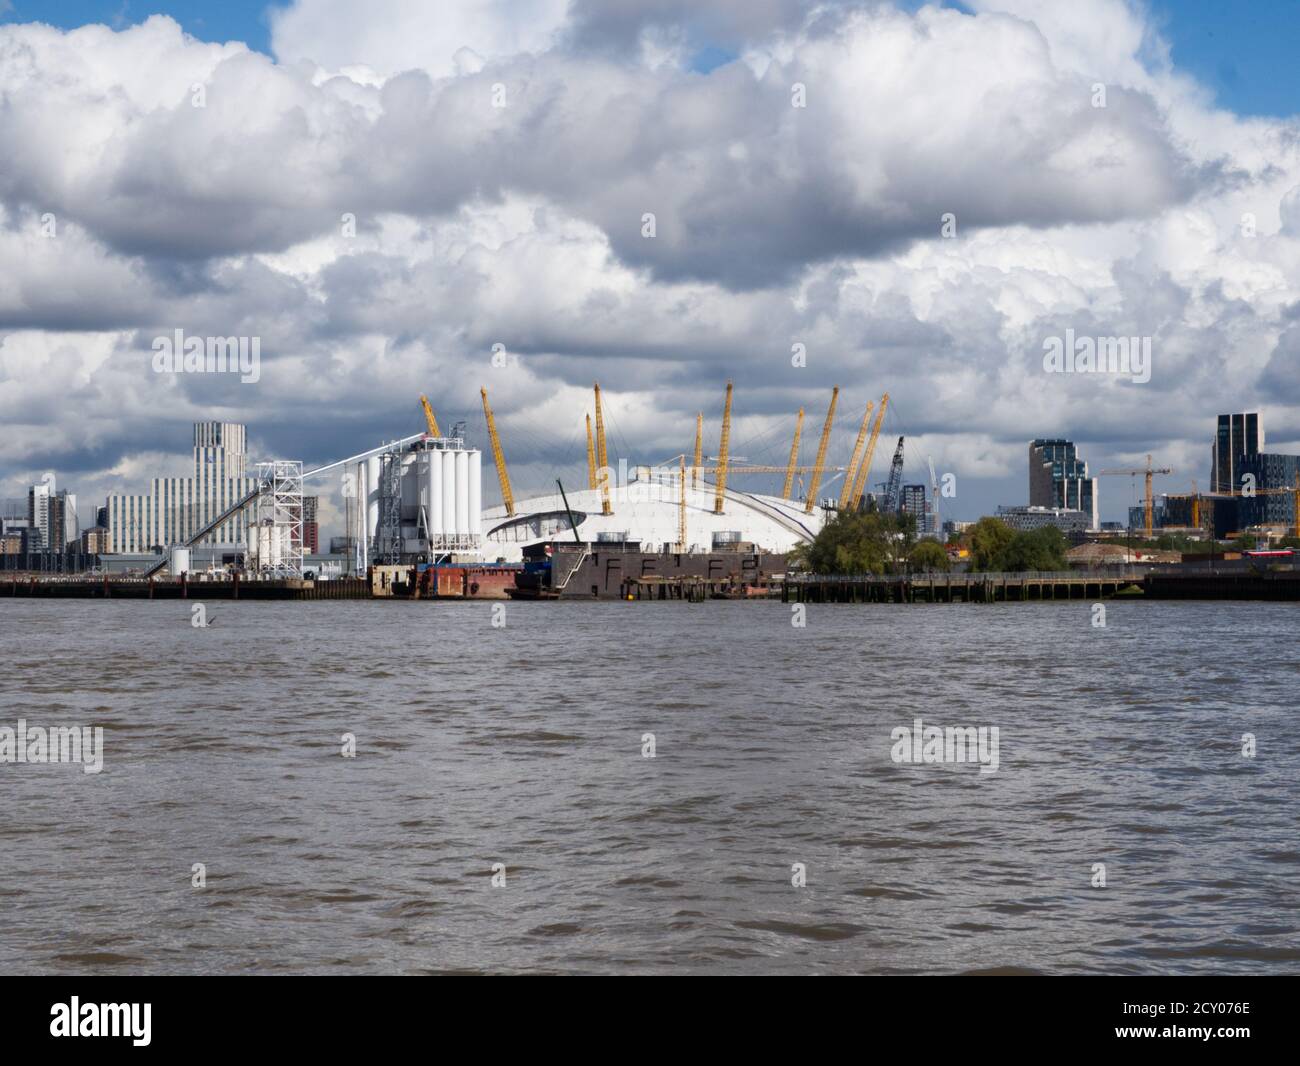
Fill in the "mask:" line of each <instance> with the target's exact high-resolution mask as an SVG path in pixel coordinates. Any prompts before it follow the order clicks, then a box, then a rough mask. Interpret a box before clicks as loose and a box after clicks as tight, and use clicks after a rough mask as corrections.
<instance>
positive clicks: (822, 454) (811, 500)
mask: <svg viewBox="0 0 1300 1066" xmlns="http://www.w3.org/2000/svg"><path fill="white" fill-rule="evenodd" d="M839 395H840V387H839V386H838V385H836V386H835V388H833V389H832V390H831V405H830V407H828V408H827V409H826V421H825V423H824V424H823V425H822V439H821V443H820V444H818V445H817V462H816V463H815V464H814V468H813V474H812V481H810V482H809V483H808V499H807V501H806V502H805V503H804V507H803V509H804V513H805V514H812V509H813V504H815V503H816V502H817V486H818V485H819V484H821V480H822V464H823V463H825V462H826V446H827V445H828V444H830V442H831V423H832V422H834V421H835V401H836V400H837V399H839Z"/></svg>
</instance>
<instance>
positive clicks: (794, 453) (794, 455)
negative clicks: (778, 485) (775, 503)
mask: <svg viewBox="0 0 1300 1066" xmlns="http://www.w3.org/2000/svg"><path fill="white" fill-rule="evenodd" d="M802 432H803V408H802V407H801V408H799V417H798V418H796V419H795V420H794V443H793V444H791V445H790V462H789V463H787V464H786V468H785V485H784V487H783V488H782V489H781V499H783V500H788V499H790V491H791V490H792V489H793V488H794V468H795V466H797V465H798V463H799V435H800V434H801V433H802Z"/></svg>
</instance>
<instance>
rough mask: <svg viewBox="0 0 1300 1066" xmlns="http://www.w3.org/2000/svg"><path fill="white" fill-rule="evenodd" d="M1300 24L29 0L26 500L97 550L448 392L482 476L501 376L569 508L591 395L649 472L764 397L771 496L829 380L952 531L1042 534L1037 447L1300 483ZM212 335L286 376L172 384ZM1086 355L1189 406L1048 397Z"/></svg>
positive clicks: (515, 438)
mask: <svg viewBox="0 0 1300 1066" xmlns="http://www.w3.org/2000/svg"><path fill="white" fill-rule="evenodd" d="M151 16H152V17H151ZM43 23H47V24H48V25H45V24H43ZM1297 34H1300V0H1294V2H1284V0H1268V2H1260V3H1252V4H1250V5H1245V6H1244V7H1243V6H1238V5H1223V4H1216V3H1211V2H1210V0H1179V2H1174V0H1157V2H1153V3H1150V4H1137V3H1130V2H1126V0H1080V2H1077V3H1069V4H1063V3H1059V2H1056V0H969V2H966V3H955V2H954V3H947V4H943V5H932V6H924V5H921V4H918V3H910V2H909V3H900V4H898V5H890V4H884V3H877V2H871V0H861V2H855V0H830V2H828V3H825V4H823V5H820V6H818V7H817V8H816V10H814V8H813V6H812V5H810V4H807V3H801V2H799V0H764V2H761V3H759V2H755V0H627V2H623V3H619V4H617V5H611V4H609V3H601V2H598V0H462V2H459V3H456V4H445V5H436V4H429V3H427V2H424V0H373V2H371V3H367V4H357V3H352V2H345V0H292V2H290V0H285V2H283V3H274V4H266V3H241V2H235V3H229V4H223V5H211V4H200V3H197V2H192V3H163V4H155V5H139V4H137V3H135V2H134V0H127V2H122V0H117V2H112V0H108V2H97V0H77V2H69V3H59V4H53V3H50V4H43V3H24V2H20V0H8V2H6V0H0V93H3V99H4V107H3V108H0V138H2V139H3V143H4V144H5V145H6V148H7V152H6V155H5V157H4V158H3V159H0V277H2V278H4V279H5V280H4V281H3V282H0V423H2V424H3V425H4V427H5V432H4V433H3V434H2V435H0V497H22V496H24V495H25V493H26V486H27V485H28V484H30V483H31V482H33V481H35V480H39V476H40V474H41V473H42V472H43V471H46V470H53V471H56V472H57V474H58V477H59V483H60V485H66V486H68V487H69V488H70V489H72V490H73V491H75V492H76V493H77V496H78V503H79V505H80V506H81V509H82V511H83V515H82V517H83V521H84V520H85V519H86V518H87V517H88V514H87V513H86V512H87V510H88V508H90V507H91V506H92V505H98V504H102V502H103V499H104V497H105V496H107V494H108V493H109V492H111V491H141V490H142V489H144V488H145V487H147V485H148V481H149V479H150V478H151V477H153V476H161V475H164V474H168V473H181V472H183V471H184V470H185V467H186V464H187V462H188V444H187V441H188V437H189V426H190V423H191V422H194V421H200V420H204V419H225V420H231V421H239V422H243V423H246V424H247V425H248V426H249V429H250V440H249V452H250V456H251V457H253V458H267V457H283V458H296V459H302V460H303V461H304V462H305V463H307V464H308V465H309V466H311V465H316V464H319V463H324V462H328V461H331V460H334V459H338V458H341V457H343V456H345V455H349V454H353V453H355V452H358V451H361V450H363V449H365V448H367V447H370V446H372V445H374V444H376V443H377V442H379V441H380V440H383V439H391V438H394V437H397V436H401V435H403V434H407V433H413V432H417V431H419V429H420V428H421V427H422V425H423V421H422V416H421V414H420V410H419V406H418V397H419V395H420V394H421V393H427V394H428V395H429V396H430V398H431V399H432V401H433V403H434V407H435V409H436V410H437V412H438V417H439V419H440V420H441V421H443V422H444V424H447V425H450V424H452V423H454V422H456V421H460V420H464V421H466V422H467V424H468V427H469V433H470V435H471V437H472V438H473V439H474V440H475V442H476V443H478V444H479V445H480V446H481V445H482V444H484V443H485V441H484V434H483V430H482V421H483V420H482V414H481V409H480V406H479V393H478V390H479V387H480V386H481V385H482V386H486V387H487V388H488V389H489V390H490V393H491V397H492V402H493V406H494V410H495V413H496V417H497V422H498V426H499V428H500V430H501V433H502V439H503V444H504V447H505V451H506V456H507V459H508V461H509V463H510V469H511V474H512V478H513V479H514V481H515V484H516V489H517V491H519V492H528V491H530V490H545V489H547V488H549V486H550V485H551V484H552V483H553V480H554V478H555V477H556V476H560V477H562V478H565V479H566V480H567V479H571V478H579V479H580V478H581V477H583V476H584V471H585V450H584V449H585V440H584V423H583V415H584V413H585V412H587V411H588V410H590V405H591V400H590V386H591V382H592V381H593V380H595V379H599V380H600V382H601V385H602V389H603V391H604V397H605V403H606V414H607V417H608V419H609V423H610V446H611V453H612V456H613V459H614V461H615V462H617V460H618V459H620V458H623V459H627V460H628V461H629V462H633V463H635V462H642V463H656V462H661V461H666V460H668V459H670V458H671V457H672V456H674V455H677V454H679V453H681V452H683V451H687V450H689V449H690V447H691V445H692V443H693V436H694V420H695V414H696V412H697V411H702V412H703V413H704V416H705V419H706V425H707V427H708V436H707V437H706V445H705V447H706V450H709V451H713V450H716V446H717V432H718V427H719V423H720V416H721V407H722V397H723V389H724V385H725V382H726V381H727V380H728V379H731V380H733V381H735V384H736V396H735V426H734V431H733V438H732V449H733V452H735V453H737V454H743V455H746V456H748V458H749V460H750V461H751V462H755V463H764V464H771V465H780V464H783V463H784V461H785V457H786V454H787V452H788V449H789V443H790V437H791V434H792V432H793V428H794V418H795V412H796V411H797V410H798V408H799V407H800V406H802V407H804V408H805V410H806V420H805V423H804V437H803V449H804V457H805V461H810V459H811V456H812V453H813V451H814V450H815V447H816V436H817V433H818V432H819V431H820V427H821V421H822V418H823V417H824V414H825V410H826V404H827V401H828V399H829V395H830V389H831V387H832V385H839V386H841V389H842V392H841V397H840V404H839V409H838V412H837V418H836V430H835V434H834V440H833V443H832V453H831V454H832V461H836V462H840V463H843V462H845V461H846V460H847V457H848V454H849V452H850V451H851V449H852V445H853V438H854V436H855V435H856V432H857V427H858V423H859V421H860V418H861V414H862V410H863V407H864V406H865V404H866V403H867V402H868V401H869V400H870V401H875V402H878V401H879V398H880V395H881V394H882V393H884V392H886V391H888V392H889V393H890V396H891V405H890V412H889V415H888V416H887V418H886V420H885V425H884V430H883V432H882V436H881V443H880V446H879V450H878V452H877V455H876V459H875V464H874V467H873V474H872V481H873V483H874V482H875V481H883V480H884V478H885V476H886V473H887V467H888V461H889V456H890V455H891V454H892V447H893V442H894V441H895V440H896V439H897V436H898V435H899V434H905V435H906V436H907V438H908V441H907V464H908V465H907V471H906V478H907V480H908V481H910V482H923V481H926V480H928V467H927V462H926V460H927V457H930V456H932V457H933V458H934V462H935V466H936V468H937V470H938V471H939V472H940V473H948V472H951V473H953V474H955V475H956V477H957V491H958V495H957V498H956V499H955V500H953V501H951V503H950V504H949V505H947V506H946V508H945V511H946V514H948V515H950V516H956V517H962V518H971V517H976V516H978V515H980V514H986V513H993V512H994V511H995V509H996V507H997V506H998V505H999V504H1017V503H1024V502H1026V496H1027V471H1026V467H1025V458H1024V456H1025V446H1026V444H1027V442H1028V441H1029V440H1032V439H1034V438H1036V437H1065V438H1068V439H1071V440H1073V441H1075V442H1076V443H1077V444H1078V446H1079V451H1080V454H1081V455H1082V457H1083V458H1085V459H1086V461H1087V462H1088V464H1089V467H1090V470H1091V471H1094V472H1095V471H1097V470H1100V469H1102V468H1106V467H1121V466H1138V465H1141V464H1142V463H1143V462H1144V457H1145V455H1146V454H1147V453H1151V454H1153V456H1154V457H1155V459H1156V461H1157V463H1158V464H1159V465H1166V466H1170V467H1172V468H1173V469H1174V471H1175V474H1174V475H1173V476H1172V477H1167V478H1158V479H1157V482H1156V487H1157V491H1161V492H1165V491H1171V492H1183V491H1188V490H1189V489H1190V487H1191V483H1192V481H1193V480H1196V481H1198V482H1199V483H1200V484H1201V486H1202V487H1204V486H1205V484H1206V483H1207V480H1208V476H1209V456H1210V444H1211V442H1212V439H1213V434H1214V424H1215V418H1216V416H1217V415H1218V414H1221V413H1225V412H1229V411H1234V412H1235V411H1242V410H1259V411H1261V412H1262V417H1263V421H1264V424H1265V426H1266V428H1267V432H1268V440H1269V447H1270V448H1271V449H1274V450H1278V451H1289V452H1300V379H1298V378H1297V374H1296V370H1297V366H1298V365H1300V118H1298V117H1297V114H1296V112H1297V110H1298V109H1300V91H1298V90H1300V73H1298V72H1297V70H1296V67H1297V64H1296V63H1295V62H1294V56H1295V55H1296V54H1298V52H1300V50H1298V49H1297V47H1296V46H1297V43H1298V42H1297ZM647 219H652V222H647ZM177 330H183V331H184V332H185V333H186V334H188V335H192V336H200V337H219V338H224V337H234V338H244V339H250V338H251V339H253V340H255V341H256V342H257V344H258V345H259V346H260V353H261V365H260V369H259V373H258V375H257V376H256V379H255V380H254V379H253V377H252V376H251V375H248V376H246V380H245V381H244V382H241V380H240V378H239V377H238V376H232V375H186V374H177V373H173V372H166V373H163V372H157V371H156V370H155V368H154V366H153V363H152V355H153V353H154V351H155V348H154V344H155V341H156V339H157V338H160V337H169V336H171V335H173V334H174V332H175V331H177ZM1075 335H1078V336H1080V337H1084V338H1086V339H1088V340H1089V342H1090V343H1092V342H1095V344H1096V347H1097V349H1098V350H1099V351H1100V350H1103V349H1105V348H1106V346H1107V345H1109V344H1110V343H1111V342H1112V341H1114V340H1115V339H1117V338H1118V339H1127V338H1134V339H1135V340H1136V339H1141V340H1144V341H1147V342H1149V345H1150V350H1151V352H1152V365H1151V368H1150V370H1151V373H1150V380H1149V381H1146V382H1142V381H1141V379H1140V378H1138V377H1137V376H1134V375H1128V376H1125V375H1123V374H1096V373H1090V372H1079V373H1061V374H1048V373H1045V372H1044V367H1043V354H1044V344H1045V343H1047V342H1050V341H1051V339H1052V338H1059V337H1065V336H1071V337H1073V336H1075ZM497 345H500V346H501V351H503V352H504V353H505V357H504V364H505V365H503V366H501V365H494V362H493V351H494V346H497ZM795 350H801V351H802V352H803V353H804V355H803V363H802V364H801V365H794V363H795V360H793V359H792V352H793V351H795ZM779 484H780V478H779V477H777V478H774V479H770V480H769V481H766V482H765V481H763V480H762V479H761V478H759V479H754V480H753V481H752V482H746V483H745V486H746V487H753V488H755V489H756V490H765V491H772V490H774V489H776V488H778V487H779ZM1137 488H1138V489H1140V486H1137ZM484 489H485V495H486V497H487V498H488V499H489V500H492V499H495V496H496V486H495V480H494V478H493V477H492V476H491V475H490V474H489V475H487V476H486V477H485V486H484ZM1139 494H1140V493H1139V492H1135V491H1134V487H1133V486H1130V485H1128V484H1126V483H1125V482H1124V480H1123V479H1121V478H1107V479H1105V480H1104V481H1103V482H1102V483H1101V488H1100V499H1101V517H1102V518H1103V519H1109V520H1117V521H1118V520H1123V519H1124V518H1125V517H1126V513H1127V508H1128V507H1129V506H1130V505H1131V504H1132V503H1134V502H1136V501H1135V497H1136V496H1137V495H1139ZM337 515H338V510H337V500H329V499H328V498H323V499H322V511H321V523H322V526H323V527H325V528H329V529H333V528H336V527H337Z"/></svg>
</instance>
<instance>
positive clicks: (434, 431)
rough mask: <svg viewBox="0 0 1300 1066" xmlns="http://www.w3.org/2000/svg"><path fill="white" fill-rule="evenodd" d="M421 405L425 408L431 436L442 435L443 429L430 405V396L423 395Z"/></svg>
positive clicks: (425, 416) (425, 417)
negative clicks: (439, 426)
mask: <svg viewBox="0 0 1300 1066" xmlns="http://www.w3.org/2000/svg"><path fill="white" fill-rule="evenodd" d="M420 406H421V407H423V408H424V421H425V424H426V425H428V427H429V436H431V437H441V436H442V430H440V429H439V428H438V420H437V419H436V418H434V417H433V408H432V407H430V406H429V397H427V396H424V395H421V396H420Z"/></svg>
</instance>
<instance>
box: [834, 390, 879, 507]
mask: <svg viewBox="0 0 1300 1066" xmlns="http://www.w3.org/2000/svg"><path fill="white" fill-rule="evenodd" d="M875 407H876V405H875V404H874V403H871V402H870V401H868V402H867V409H866V411H864V412H863V414H862V425H861V426H860V427H858V439H857V440H855V441H854V442H853V456H852V457H851V458H850V459H849V469H848V470H847V471H846V472H845V474H844V488H842V489H841V490H840V502H839V509H840V510H841V511H842V510H844V508H846V507H847V506H848V505H849V498H850V497H851V496H852V495H853V482H854V481H855V480H856V478H857V474H858V460H859V459H861V458H862V445H863V443H864V442H865V441H866V439H867V424H868V423H869V422H870V421H871V412H872V411H873V410H875Z"/></svg>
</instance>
